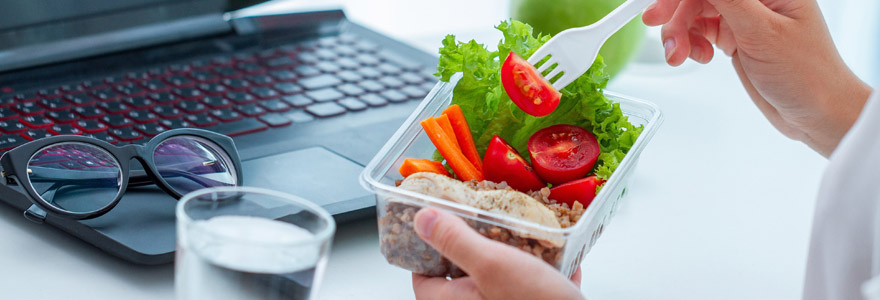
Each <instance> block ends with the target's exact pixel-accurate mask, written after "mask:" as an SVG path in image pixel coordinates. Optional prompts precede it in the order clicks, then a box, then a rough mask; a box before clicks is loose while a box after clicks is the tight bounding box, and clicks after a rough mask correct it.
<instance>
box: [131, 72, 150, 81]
mask: <svg viewBox="0 0 880 300" xmlns="http://www.w3.org/2000/svg"><path fill="white" fill-rule="evenodd" d="M125 78H128V80H131V81H145V80H150V78H152V77H151V76H150V73H147V72H128V74H125Z"/></svg>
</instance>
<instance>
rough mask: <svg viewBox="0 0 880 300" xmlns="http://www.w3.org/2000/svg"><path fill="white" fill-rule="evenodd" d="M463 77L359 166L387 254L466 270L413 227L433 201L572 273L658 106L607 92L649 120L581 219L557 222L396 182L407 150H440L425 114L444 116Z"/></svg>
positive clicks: (621, 186) (657, 118)
mask: <svg viewBox="0 0 880 300" xmlns="http://www.w3.org/2000/svg"><path fill="white" fill-rule="evenodd" d="M459 78H460V74H456V76H453V78H452V79H451V80H450V82H448V83H447V82H440V83H438V84H437V85H436V86H434V88H433V89H432V90H431V92H430V93H429V94H428V96H427V97H426V98H425V100H424V101H422V103H421V104H420V105H419V107H418V108H417V109H416V110H415V111H414V112H413V114H412V115H411V116H410V117H409V118H408V119H407V120H406V122H404V124H403V125H402V126H401V127H400V129H399V130H397V132H396V133H395V134H394V135H393V136H392V137H391V139H390V140H389V141H388V143H387V144H385V146H384V147H383V148H382V149H381V150H380V151H379V153H378V154H376V156H375V157H374V158H373V160H372V161H371V162H370V163H369V164H368V165H367V167H366V168H365V169H364V171H363V173H361V177H360V182H361V185H363V186H364V188H366V189H367V190H369V191H371V192H373V193H375V194H376V210H377V218H378V226H379V240H380V250H381V252H382V254H383V255H384V256H385V258H386V259H387V260H388V262H389V263H391V264H393V265H397V266H399V267H402V268H404V269H407V270H409V271H412V272H415V273H420V274H424V275H428V276H441V277H443V276H451V277H458V276H462V275H464V273H463V272H462V271H461V270H460V269H458V268H457V267H456V266H455V265H454V264H452V263H451V262H449V261H448V260H447V259H445V258H443V257H442V256H440V255H439V253H437V252H436V251H435V250H434V249H433V248H431V247H430V246H428V245H427V244H426V243H425V242H424V241H422V240H421V239H420V238H419V237H418V236H417V235H416V233H415V230H414V229H413V223H412V217H413V215H415V213H416V212H417V211H418V210H419V209H421V208H424V207H433V208H437V209H442V210H444V211H447V212H451V213H453V214H456V215H458V216H460V217H461V218H462V219H464V220H465V221H466V222H467V223H468V224H469V225H470V226H471V227H473V228H474V229H475V230H477V231H478V232H480V233H481V234H482V235H484V236H486V237H489V238H491V239H494V240H498V241H500V242H504V243H506V244H509V245H512V246H514V247H517V248H520V249H522V250H523V251H526V252H529V253H532V254H533V255H535V256H537V257H539V258H541V259H543V260H544V261H546V262H547V263H549V264H550V265H552V266H554V267H555V268H556V269H558V270H559V271H560V272H561V273H562V274H564V275H565V276H567V277H570V276H571V275H572V274H573V273H574V271H575V270H576V269H577V267H578V266H579V265H580V263H581V260H582V259H583V257H584V255H585V254H586V253H588V252H590V248H592V246H593V245H594V244H595V243H596V239H598V238H599V236H600V235H601V234H602V231H603V229H604V228H605V226H607V224H608V222H609V221H610V219H611V217H612V216H613V215H614V211H615V209H616V207H618V205H619V203H620V201H621V199H622V198H623V197H624V196H625V195H626V190H627V187H628V184H629V181H630V178H631V176H632V173H633V170H634V169H635V167H636V164H637V163H638V160H639V154H641V152H642V150H644V149H645V146H646V145H647V144H648V141H649V140H651V137H652V136H653V135H654V134H655V133H656V131H657V128H658V126H659V125H660V123H661V122H662V115H661V113H660V110H659V108H658V107H657V106H656V105H654V104H653V103H650V102H647V101H643V100H638V99H633V98H630V97H626V96H623V95H619V94H615V93H611V92H605V96H606V97H608V98H609V99H610V100H612V101H614V102H618V103H620V108H621V110H622V111H623V114H624V115H626V116H627V117H629V121H630V122H632V123H633V124H634V125H636V126H638V125H644V126H645V128H644V130H643V131H642V134H641V135H640V136H639V138H638V139H637V140H636V142H635V144H634V145H633V147H632V148H631V149H630V151H629V153H627V155H626V157H625V158H624V160H623V161H622V162H621V164H620V165H619V166H618V168H617V170H615V172H614V174H613V175H612V176H611V178H609V180H608V181H607V182H606V183H605V186H604V187H603V188H602V189H601V191H600V192H599V194H598V195H596V198H595V199H594V200H593V202H592V203H591V204H590V205H589V206H588V207H587V208H586V210H585V211H584V214H583V216H582V217H581V218H580V219H579V220H578V222H577V223H575V225H574V226H571V227H568V228H551V227H547V226H543V225H540V224H536V223H532V222H528V221H523V220H519V219H515V218H512V217H509V216H505V215H500V214H497V213H492V212H488V211H485V210H482V209H477V208H474V207H470V206H467V205H462V204H458V203H454V202H451V201H447V200H443V199H439V198H436V197H432V196H428V195H424V194H420V193H415V192H412V191H408V190H403V189H400V188H398V187H397V186H396V182H397V181H399V180H402V179H403V177H402V176H401V175H400V174H399V173H398V168H400V165H401V164H402V163H403V160H404V159H405V158H430V157H432V155H433V154H434V150H435V147H434V145H433V144H431V141H430V139H429V138H428V136H427V135H426V134H425V132H424V130H423V129H422V127H421V126H420V124H419V121H420V120H424V119H427V118H428V117H432V116H439V115H440V114H441V113H442V111H443V110H444V109H445V108H446V107H448V106H449V104H450V103H451V101H452V90H453V88H454V87H455V84H456V83H457V82H458V79H459Z"/></svg>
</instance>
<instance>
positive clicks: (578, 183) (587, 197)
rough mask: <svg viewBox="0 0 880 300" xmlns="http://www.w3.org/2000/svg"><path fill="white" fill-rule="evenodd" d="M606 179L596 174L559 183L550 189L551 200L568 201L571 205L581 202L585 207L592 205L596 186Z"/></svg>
mask: <svg viewBox="0 0 880 300" xmlns="http://www.w3.org/2000/svg"><path fill="white" fill-rule="evenodd" d="M603 182H605V181H604V180H601V179H599V177H596V175H593V176H590V177H587V178H583V179H578V180H575V181H572V182H569V183H566V184H563V185H558V186H555V187H553V188H551V189H550V196H549V197H548V198H550V200H556V201H559V202H562V203H568V205H569V206H572V205H574V202H575V201H577V202H580V203H581V204H583V205H584V207H587V206H590V202H593V198H596V187H597V186H599V185H601V184H602V183H603Z"/></svg>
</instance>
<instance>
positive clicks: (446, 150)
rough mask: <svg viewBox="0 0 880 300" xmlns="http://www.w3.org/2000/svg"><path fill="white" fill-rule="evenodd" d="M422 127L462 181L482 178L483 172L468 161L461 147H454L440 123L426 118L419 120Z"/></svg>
mask: <svg viewBox="0 0 880 300" xmlns="http://www.w3.org/2000/svg"><path fill="white" fill-rule="evenodd" d="M421 124H422V128H424V129H425V133H427V134H428V137H429V138H430V139H431V142H432V143H434V147H437V150H439V151H440V154H442V155H443V158H445V159H446V162H448V163H449V166H450V167H452V171H454V172H455V174H456V175H458V178H459V179H461V180H462V181H469V180H483V174H482V172H480V171H479V170H477V168H476V167H474V165H473V164H471V162H470V161H468V159H467V158H466V157H465V156H464V154H462V153H461V149H460V148H458V147H455V144H454V143H453V141H452V138H450V137H449V136H448V135H446V133H445V132H443V128H442V127H440V124H439V123H438V122H437V120H436V119H434V118H428V119H427V120H424V121H422V122H421Z"/></svg>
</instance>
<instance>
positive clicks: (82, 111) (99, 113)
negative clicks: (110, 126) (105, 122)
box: [73, 106, 104, 119]
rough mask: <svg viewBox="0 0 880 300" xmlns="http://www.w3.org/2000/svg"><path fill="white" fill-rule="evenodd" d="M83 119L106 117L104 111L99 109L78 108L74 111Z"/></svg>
mask: <svg viewBox="0 0 880 300" xmlns="http://www.w3.org/2000/svg"><path fill="white" fill-rule="evenodd" d="M73 111H74V112H76V114H77V115H79V116H80V117H82V118H83V119H97V118H100V117H103V116H104V111H103V110H101V109H99V108H97V107H85V106H81V107H76V108H74V109H73Z"/></svg>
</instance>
